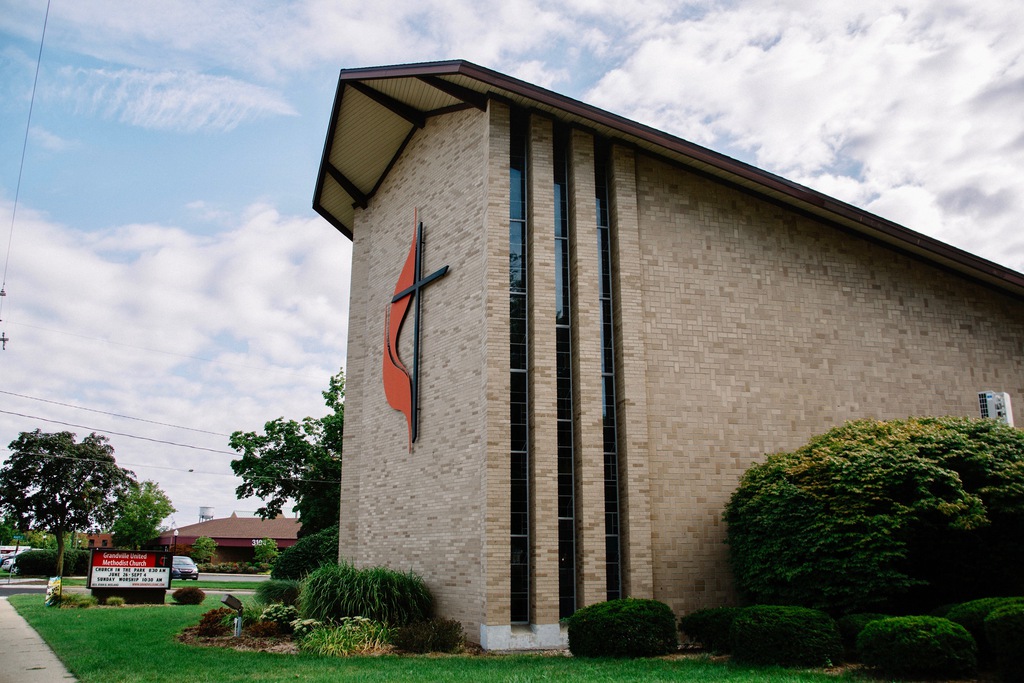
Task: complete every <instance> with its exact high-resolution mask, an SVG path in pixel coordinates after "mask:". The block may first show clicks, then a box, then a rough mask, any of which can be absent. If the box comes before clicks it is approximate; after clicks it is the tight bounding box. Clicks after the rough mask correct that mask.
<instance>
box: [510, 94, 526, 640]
mask: <svg viewBox="0 0 1024 683" xmlns="http://www.w3.org/2000/svg"><path fill="white" fill-rule="evenodd" d="M509 152H510V153H509V159H510V173H509V176H510V187H509V207H510V211H509V229H508V242H509V246H508V250H509V333H510V340H509V358H510V361H511V364H510V366H511V373H510V374H511V376H510V378H509V379H510V384H511V395H510V396H509V421H510V424H511V435H512V445H511V458H510V462H511V491H510V492H509V493H510V502H511V511H512V519H511V539H510V540H511V559H510V566H509V570H510V571H509V574H510V578H511V585H510V586H509V596H510V611H511V620H512V622H513V623H526V622H528V621H529V618H530V535H529V534H530V509H529V502H530V481H529V450H528V449H529V446H528V444H529V434H528V429H529V422H528V415H529V395H528V391H527V386H528V383H527V376H526V372H527V358H528V356H529V354H528V350H527V339H528V335H527V329H526V320H527V318H526V287H527V282H526V279H527V278H526V259H527V253H526V121H525V118H524V117H522V116H520V115H517V114H516V113H513V115H512V121H511V148H510V150H509Z"/></svg>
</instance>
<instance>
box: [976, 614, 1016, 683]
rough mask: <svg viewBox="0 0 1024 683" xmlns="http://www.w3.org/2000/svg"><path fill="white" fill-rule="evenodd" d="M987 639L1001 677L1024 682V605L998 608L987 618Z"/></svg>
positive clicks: (1012, 681) (1010, 681) (1011, 681)
mask: <svg viewBox="0 0 1024 683" xmlns="http://www.w3.org/2000/svg"><path fill="white" fill-rule="evenodd" d="M985 638H986V640H988V644H989V647H990V648H991V649H992V653H993V654H994V655H995V660H996V665H997V666H998V668H999V677H1000V678H1001V679H1002V680H1003V681H1007V682H1008V683H1021V682H1022V681H1024V605H1022V604H1012V605H1004V606H1002V607H997V608H996V609H994V610H992V611H991V612H990V613H989V615H988V616H987V617H985Z"/></svg>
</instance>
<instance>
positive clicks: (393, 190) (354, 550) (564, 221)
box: [314, 61, 1024, 649]
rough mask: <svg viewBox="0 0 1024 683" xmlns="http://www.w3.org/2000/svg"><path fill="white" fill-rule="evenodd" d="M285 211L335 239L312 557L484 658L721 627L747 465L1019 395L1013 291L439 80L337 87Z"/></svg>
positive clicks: (909, 244) (616, 138)
mask: <svg viewBox="0 0 1024 683" xmlns="http://www.w3.org/2000/svg"><path fill="white" fill-rule="evenodd" d="M314 207H315V208H316V209H317V211H319V212H320V213H321V214H322V215H323V216H324V217H325V218H326V219H327V220H329V221H330V222H331V223H332V224H333V225H334V226H335V227H336V228H338V229H339V230H340V231H341V232H342V233H343V234H344V235H346V236H347V237H349V238H351V239H352V240H353V242H354V245H353V266H352V292H353V294H352V301H351V312H350V322H349V350H348V361H347V378H348V384H347V397H348V399H349V400H348V402H347V409H346V424H345V428H346V432H345V465H344V473H343V477H342V493H341V495H342V503H341V533H340V553H341V555H342V557H344V558H345V559H347V560H350V561H353V562H355V563H356V564H357V565H360V566H367V565H376V564H383V565H387V566H390V567H393V568H395V569H400V570H412V571H415V572H417V573H419V574H420V575H422V576H423V577H424V578H425V580H426V582H427V584H428V585H429V587H430V588H431V590H432V591H433V593H434V595H435V596H436V597H437V599H438V609H439V611H440V612H441V613H442V614H443V615H445V616H448V617H454V618H457V619H460V620H462V621H463V622H464V624H465V625H466V627H467V630H468V632H469V633H470V634H472V635H473V636H476V635H477V634H479V639H480V642H481V643H482V644H483V645H484V646H485V647H488V648H501V649H504V648H517V647H538V646H540V647H543V646H551V645H557V644H559V643H560V642H562V639H563V637H564V634H563V633H562V631H561V629H560V627H559V619H560V618H561V617H564V616H567V615H568V614H571V613H572V611H573V610H574V609H577V608H579V607H581V606H583V605H587V604H591V603H594V602H599V601H602V600H606V599H609V598H614V597H619V596H634V597H654V598H657V599H660V600H663V601H665V602H667V603H668V604H669V605H670V606H671V607H672V608H673V609H674V610H675V611H676V612H677V613H679V614H681V613H684V612H689V611H692V610H694V609H698V608H702V607H709V606H716V605H720V604H725V603H728V602H729V601H731V600H733V599H734V594H733V590H732V585H731V580H730V576H729V571H728V565H727V552H726V551H727V549H726V546H725V545H724V543H723V540H724V538H725V529H724V528H723V524H722V521H721V515H722V510H723V507H724V504H725V502H726V501H727V499H728V497H729V495H730V494H731V492H732V491H733V490H734V488H735V486H736V484H737V481H738V479H739V477H740V475H741V474H742V473H743V471H744V470H745V469H746V468H747V467H749V466H750V465H751V464H753V463H754V462H757V461H758V460H759V459H760V458H761V457H762V455H763V454H765V453H770V452H774V451H780V450H789V449H793V448H796V447H798V446H800V445H802V444H803V443H804V442H805V441H806V440H807V439H808V438H809V437H810V436H812V435H813V434H816V433H820V432H823V431H825V430H827V429H829V428H831V427H833V426H835V425H838V424H841V423H842V422H844V421H846V420H849V419H853V418H861V417H874V418H879V419H887V418H895V417H902V416H910V415H947V414H952V415H973V416H977V415H978V392H979V391H981V390H994V391H1005V392H1008V393H1009V394H1010V395H1011V396H1014V395H1016V396H1019V395H1021V394H1024V349H1022V344H1024V275H1021V274H1020V273H1017V272H1015V271H1012V270H1009V269H1007V268H1004V267H1001V266H998V265H996V264H993V263H991V262H988V261H985V260H983V259H981V258H978V257H975V256H973V255H971V254H968V253H966V252H963V251H961V250H959V249H956V248H954V247H951V246H949V245H946V244H943V243H941V242H938V241H936V240H934V239H930V238H928V237H926V236H923V235H920V234H917V233H914V232H912V231H910V230H907V229H906V228H903V227H901V226H899V225H896V224H894V223H891V222H889V221H886V220H884V219H881V218H879V217H877V216H873V215H871V214H869V213H866V212H864V211H861V210H859V209H857V208H855V207H852V206H850V205H847V204H844V203H842V202H840V201H838V200H835V199H832V198H829V197H827V196H824V195H822V194H820V193H817V192H814V191H812V190H809V189H807V188H805V187H802V186H800V185H797V184H795V183H792V182H789V181H787V180H785V179H783V178H779V177H777V176H774V175H772V174H769V173H766V172H764V171H761V170H759V169H756V168H753V167H751V166H748V165H746V164H743V163H740V162H737V161H735V160H733V159H729V158H727V157H724V156H722V155H719V154H716V153H714V152H712V151H710V150H707V149H704V148H701V147H698V146H696V145H693V144H690V143H688V142H686V141H684V140H680V139H678V138H675V137H672V136H670V135H668V134H666V133H663V132H661V131H657V130H653V129H651V128H647V127H645V126H642V125H639V124H637V123H634V122H632V121H628V120H625V119H622V118H620V117H617V116H615V115H613V114H610V113H608V112H604V111H601V110H599V109H596V108H594V107H590V106H588V105H585V104H582V103H580V102H577V101H574V100H571V99H568V98H565V97H562V96H559V95H557V94H554V93H551V92H549V91H546V90H544V89H542V88H539V87H537V86H534V85H531V84H528V83H524V82H522V81H518V80H516V79H512V78H509V77H507V76H503V75H501V74H498V73H495V72H493V71H489V70H487V69H483V68H481V67H478V66H475V65H472V64H468V63H466V62H458V61H457V62H440V63H429V64H417V65H405V66H397V67H381V68H369V69H354V70H344V71H342V73H341V79H340V83H339V88H338V93H337V97H336V100H335V105H334V110H333V112H332V114H331V120H330V125H329V128H328V134H327V140H326V146H325V152H324V158H323V162H322V165H321V168H320V172H319V175H318V178H317V184H316V190H315V196H314ZM414 216H416V217H417V219H414ZM416 220H418V221H422V224H423V230H422V233H419V234H418V233H417V231H416V229H415V228H416ZM417 261H418V263H417ZM444 267H447V270H446V271H444V272H442V270H443V269H444ZM430 278H433V279H430ZM385 387H387V391H385ZM1021 406H1024V400H1018V401H1016V409H1017V411H1018V413H1017V415H1016V418H1017V420H1018V424H1020V422H1019V420H1020V419H1021V415H1020V412H1019V411H1020V410H1021ZM396 408H397V409H398V410H396ZM403 413H404V414H403ZM413 439H414V440H413Z"/></svg>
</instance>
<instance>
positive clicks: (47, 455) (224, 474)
mask: <svg viewBox="0 0 1024 683" xmlns="http://www.w3.org/2000/svg"><path fill="white" fill-rule="evenodd" d="M7 451H8V452H9V453H13V452H14V451H11V450H10V449H7ZM34 455H36V456H37V457H39V458H44V459H49V460H77V461H80V462H95V463H99V464H101V465H115V466H117V467H123V466H127V467H148V468H150V469H156V470H171V471H172V472H185V473H188V474H205V475H213V476H217V477H236V478H242V477H239V475H237V474H234V473H233V472H232V473H228V472H196V471H195V470H193V469H188V470H187V469H185V468H183V467H168V466H166V465H145V464H141V463H132V462H123V463H117V462H111V461H110V460H100V459H98V458H79V457H78V456H75V455H58V454H56V453H35V454H34ZM246 478H247V479H253V480H257V479H258V480H261V481H297V482H302V483H306V484H340V483H341V481H340V480H338V479H301V478H299V477H260V476H253V477H246Z"/></svg>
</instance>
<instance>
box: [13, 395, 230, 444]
mask: <svg viewBox="0 0 1024 683" xmlns="http://www.w3.org/2000/svg"><path fill="white" fill-rule="evenodd" d="M0 394H6V395H8V396H17V397H18V398H27V399H30V400H32V401H41V402H43V403H49V404H52V405H55V406H64V407H65V408H75V409H76V410H86V411H88V412H90V413H99V414H100V415H109V416H111V417H120V418H124V419H125V420H135V421H136V422H146V423H148V424H154V425H160V426H161V427H174V428H175V429H184V430H186V431H189V432H199V433H200V434H212V435H213V436H231V435H230V434H224V433H221V432H211V431H208V430H206V429H196V428H195V427H184V426H182V425H176V424H171V423H169V422H158V421H156V420H147V419H146V418H144V417H132V416H131V415H121V414H120V413H109V412H107V411H105V410H97V409H96V408H86V407H85V406H77V405H74V404H73V403H61V402H60V401H51V400H49V399H46V398H39V397H37V396H28V395H26V394H16V393H14V392H13V391H4V390H2V389H0Z"/></svg>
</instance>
